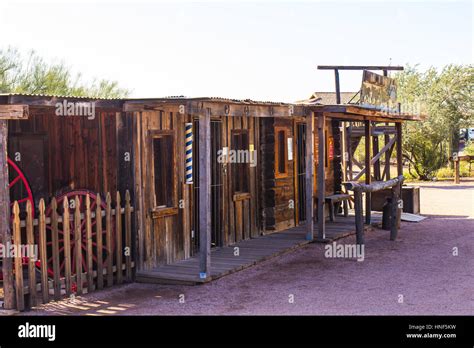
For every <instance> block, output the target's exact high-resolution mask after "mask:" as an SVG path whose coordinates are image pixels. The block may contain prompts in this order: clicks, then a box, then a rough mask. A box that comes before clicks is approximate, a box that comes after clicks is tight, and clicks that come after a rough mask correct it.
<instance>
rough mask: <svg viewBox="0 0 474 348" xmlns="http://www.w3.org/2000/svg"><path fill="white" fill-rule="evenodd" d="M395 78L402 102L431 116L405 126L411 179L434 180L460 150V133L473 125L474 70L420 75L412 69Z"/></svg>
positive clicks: (454, 68) (433, 71) (456, 68)
mask: <svg viewBox="0 0 474 348" xmlns="http://www.w3.org/2000/svg"><path fill="white" fill-rule="evenodd" d="M395 78H396V79H397V83H398V99H399V101H400V102H401V103H402V104H405V105H407V104H408V105H415V106H417V109H418V110H419V111H420V112H421V113H422V114H424V115H426V116H427V117H426V119H425V120H424V121H422V122H406V124H405V125H404V142H403V143H404V153H403V156H404V158H405V159H407V160H408V163H409V170H410V174H411V175H413V176H414V177H417V178H419V179H421V180H430V179H431V178H433V177H434V175H435V173H436V171H437V170H438V169H439V168H441V167H442V166H444V165H445V164H446V163H447V161H448V158H449V155H450V154H451V153H452V152H454V151H457V149H458V148H459V129H460V128H463V127H467V126H469V125H470V124H472V123H473V120H474V117H473V97H474V95H473V88H474V68H473V67H472V66H463V65H448V66H446V67H445V68H443V69H442V70H441V71H438V70H436V69H435V68H430V69H428V70H427V71H425V72H420V71H418V69H417V67H416V66H415V67H411V66H408V67H406V69H405V70H404V71H403V72H401V73H399V74H397V75H396V77H395Z"/></svg>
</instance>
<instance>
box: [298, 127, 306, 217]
mask: <svg viewBox="0 0 474 348" xmlns="http://www.w3.org/2000/svg"><path fill="white" fill-rule="evenodd" d="M296 146H297V153H296V159H297V165H296V178H297V181H298V192H297V199H298V209H297V211H296V213H297V214H298V216H297V217H298V222H299V223H300V224H301V223H304V222H305V220H306V124H304V123H298V124H297V125H296Z"/></svg>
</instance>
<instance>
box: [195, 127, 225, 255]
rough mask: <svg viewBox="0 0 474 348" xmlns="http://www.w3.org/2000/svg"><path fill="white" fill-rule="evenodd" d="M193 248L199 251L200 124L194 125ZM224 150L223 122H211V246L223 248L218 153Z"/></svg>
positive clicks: (220, 165)
mask: <svg viewBox="0 0 474 348" xmlns="http://www.w3.org/2000/svg"><path fill="white" fill-rule="evenodd" d="M193 134H194V143H193V182H194V200H193V201H194V206H193V208H194V209H193V230H194V238H193V246H194V248H193V249H194V252H197V251H198V250H199V122H198V121H197V120H195V121H194V124H193ZM219 150H222V122H221V121H211V246H212V247H216V246H222V219H223V215H224V211H223V207H222V198H223V178H222V164H221V163H218V157H219V155H218V151H219Z"/></svg>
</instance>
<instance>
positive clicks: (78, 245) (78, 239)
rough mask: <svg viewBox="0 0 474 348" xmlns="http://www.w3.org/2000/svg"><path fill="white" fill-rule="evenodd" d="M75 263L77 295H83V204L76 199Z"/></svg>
mask: <svg viewBox="0 0 474 348" xmlns="http://www.w3.org/2000/svg"><path fill="white" fill-rule="evenodd" d="M74 261H75V265H76V294H78V295H82V236H81V202H80V201H79V197H78V196H76V198H75V209H74Z"/></svg>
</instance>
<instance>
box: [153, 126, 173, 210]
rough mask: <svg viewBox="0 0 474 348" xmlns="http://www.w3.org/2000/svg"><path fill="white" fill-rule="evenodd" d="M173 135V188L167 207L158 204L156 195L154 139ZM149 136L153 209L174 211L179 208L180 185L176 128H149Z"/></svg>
mask: <svg viewBox="0 0 474 348" xmlns="http://www.w3.org/2000/svg"><path fill="white" fill-rule="evenodd" d="M168 136H169V137H171V142H172V144H171V147H172V149H173V151H172V154H171V163H172V170H171V180H172V188H171V205H166V206H165V207H163V206H158V204H157V196H156V191H157V190H156V179H155V145H154V140H155V139H158V138H165V137H168ZM148 137H149V146H148V148H149V152H150V153H149V157H148V158H149V163H150V164H151V165H150V171H151V173H150V174H151V175H150V176H149V179H150V184H151V185H150V186H151V187H153V189H152V190H153V208H152V210H153V211H154V212H161V211H164V212H168V213H170V214H171V213H174V212H175V210H176V209H177V203H178V192H177V187H178V182H177V181H178V180H179V178H178V173H177V170H178V168H177V160H176V131H175V130H149V131H148Z"/></svg>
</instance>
